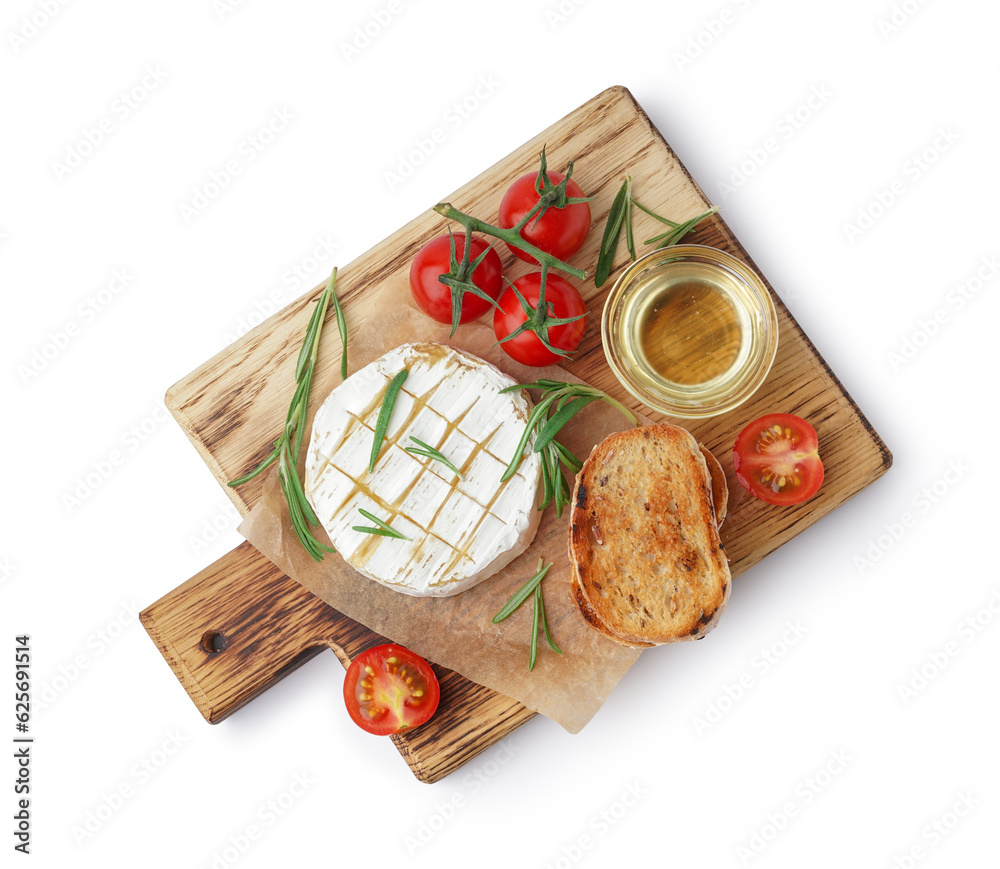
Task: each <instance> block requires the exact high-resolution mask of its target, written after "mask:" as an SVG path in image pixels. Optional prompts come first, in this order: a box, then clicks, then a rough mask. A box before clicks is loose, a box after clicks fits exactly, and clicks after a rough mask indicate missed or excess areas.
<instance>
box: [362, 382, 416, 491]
mask: <svg viewBox="0 0 1000 869" xmlns="http://www.w3.org/2000/svg"><path fill="white" fill-rule="evenodd" d="M409 373H410V372H409V371H408V370H407V369H405V368H404V369H403V370H402V371H400V372H399V374H397V375H396V376H395V377H393V378H392V380H390V381H389V385H388V386H387V387H386V388H385V395H384V396H383V398H382V407H381V408H380V409H379V412H378V419H377V420H376V421H375V437H374V438H373V439H372V454H371V458H370V459H369V460H368V471H369V473H370V472H371V471H374V470H375V463H376V462H377V461H378V454H379V450H380V449H382V441H383V440H385V431H386V429H387V428H388V427H389V417H390V416H392V408H393V406H394V405H395V404H396V396H397V395H399V390H400V389H401V388H402V386H403V381H404V380H406V375H407V374H409Z"/></svg>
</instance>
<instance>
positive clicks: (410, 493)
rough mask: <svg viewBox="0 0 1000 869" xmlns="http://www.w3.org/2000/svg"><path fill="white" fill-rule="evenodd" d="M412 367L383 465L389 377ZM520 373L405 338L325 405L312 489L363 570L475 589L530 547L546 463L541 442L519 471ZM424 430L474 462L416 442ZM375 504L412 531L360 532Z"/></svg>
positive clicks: (429, 590) (433, 591) (400, 585)
mask: <svg viewBox="0 0 1000 869" xmlns="http://www.w3.org/2000/svg"><path fill="white" fill-rule="evenodd" d="M403 368H406V369H407V370H408V372H409V373H408V375H407V377H406V380H405V381H404V382H403V387H402V389H401V391H400V393H399V396H398V397H397V399H396V403H395V405H394V407H393V411H392V414H391V416H390V419H389V425H388V427H387V429H386V437H385V440H384V442H383V443H382V444H381V445H380V451H379V458H378V462H377V463H376V466H375V470H374V471H371V472H370V471H369V470H368V465H369V459H370V455H371V449H372V442H373V440H374V428H375V424H376V419H377V417H378V413H379V409H380V407H381V405H382V398H383V396H384V393H385V388H386V385H387V384H388V383H389V381H390V380H391V379H392V378H393V377H394V376H395V375H396V374H397V373H398V372H399V371H400V370H402V369H403ZM513 385H515V381H513V380H512V379H511V378H509V377H508V376H507V375H505V374H503V373H502V372H501V371H499V370H498V369H497V368H495V367H494V366H492V365H490V364H489V363H488V362H485V361H483V360H482V359H479V358H477V357H475V356H472V355H470V354H468V353H464V352H462V351H459V350H456V349H454V348H453V347H448V346H447V345H444V344H431V343H423V344H404V345H402V346H400V347H397V348H395V349H394V350H391V351H389V352H388V353H386V354H385V355H384V356H382V357H380V358H379V359H376V360H375V361H374V362H372V363H371V364H370V365H368V366H366V367H365V368H363V369H361V370H360V371H358V372H356V373H355V374H353V375H352V376H351V377H349V378H348V379H347V380H345V381H344V382H343V383H342V384H341V385H340V386H338V387H337V388H336V389H334V390H333V392H331V393H330V395H329V396H328V397H327V399H326V401H325V402H324V403H323V405H322V406H321V407H320V409H319V410H318V411H317V413H316V418H315V420H314V422H313V431H312V437H311V440H310V443H309V450H308V452H307V454H306V466H305V491H306V495H307V497H308V498H309V501H310V503H311V504H312V506H313V509H314V510H315V511H316V515H317V516H318V518H319V520H320V522H321V524H322V525H323V527H324V528H325V529H326V531H327V534H328V535H329V536H330V540H331V542H332V543H333V545H334V547H336V549H337V551H338V552H339V553H340V554H341V555H342V556H343V557H344V559H345V560H346V561H347V562H348V563H349V564H351V565H352V566H353V567H354V568H355V569H356V570H358V571H359V572H360V573H362V574H364V575H365V576H367V577H369V578H371V579H374V580H375V581H377V582H380V583H382V584H383V585H386V586H388V587H389V588H392V589H395V590H396V591H401V592H404V593H406V594H411V595H415V596H421V597H423V596H434V597H445V596H449V595H453V594H457V593H459V592H461V591H464V590H465V589H467V588H471V587H472V586H474V585H476V584H477V583H479V582H482V581H483V580H484V579H487V578H488V577H490V576H492V575H493V574H494V573H496V572H497V571H499V570H500V569H501V568H503V567H504V566H506V565H507V564H509V563H510V562H511V561H513V560H514V559H515V558H516V557H517V556H518V555H520V554H521V553H522V552H524V550H525V549H527V548H528V546H529V545H530V544H531V541H532V540H533V539H534V536H535V532H536V531H537V529H538V522H539V520H540V518H541V511H539V510H538V509H537V505H538V495H539V481H540V478H541V466H540V461H539V457H538V455H537V454H536V453H532V452H529V453H528V454H527V455H526V456H525V457H524V458H523V460H522V462H521V465H520V467H519V468H518V472H517V473H516V474H515V475H514V476H513V477H512V478H511V479H510V480H508V481H507V482H505V483H501V482H500V476H501V474H502V473H503V470H504V468H505V467H506V465H507V463H508V462H509V461H510V459H511V455H512V453H513V449H514V448H515V447H516V445H517V443H518V440H519V439H520V437H521V435H522V433H523V431H524V426H525V423H526V422H527V419H528V415H529V413H530V411H531V407H530V404H529V402H528V399H527V397H526V394H525V393H524V392H523V391H522V390H515V391H513V392H509V393H503V394H501V390H503V389H505V388H507V387H510V386H513ZM411 437H416V438H418V439H419V440H422V441H424V442H426V443H428V444H430V445H431V446H432V447H434V448H436V449H438V450H440V451H441V452H442V453H443V454H444V455H445V456H446V457H447V458H448V459H449V460H450V461H451V462H453V463H454V464H455V465H456V466H457V467H458V468H459V470H460V471H461V472H462V476H461V477H458V476H456V474H455V473H454V472H452V471H450V470H449V469H448V468H447V467H446V466H445V465H443V464H442V463H440V462H438V461H436V460H434V459H430V458H426V457H423V456H417V455H414V454H412V453H409V452H406V447H408V446H415V444H414V443H413V441H412V440H410V438H411ZM359 507H360V508H363V509H365V510H368V511H370V512H371V513H372V514H374V515H375V516H378V517H379V519H381V520H383V521H385V522H387V523H388V524H389V525H390V526H391V527H392V528H393V529H394V530H397V531H399V532H400V533H402V534H404V535H405V536H406V538H408V539H405V540H401V539H398V538H394V537H385V536H380V535H372V534H368V533H366V532H362V531H356V530H354V529H353V526H356V525H357V526H368V527H371V526H372V525H373V524H374V523H372V522H371V521H370V520H368V519H365V518H364V517H363V516H362V515H361V514H360V513H359V512H358V508H359Z"/></svg>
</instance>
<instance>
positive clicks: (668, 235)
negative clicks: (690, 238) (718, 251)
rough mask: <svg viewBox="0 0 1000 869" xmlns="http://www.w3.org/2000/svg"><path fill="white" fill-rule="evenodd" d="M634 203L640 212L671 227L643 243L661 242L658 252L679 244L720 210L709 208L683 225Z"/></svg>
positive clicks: (637, 202)
mask: <svg viewBox="0 0 1000 869" xmlns="http://www.w3.org/2000/svg"><path fill="white" fill-rule="evenodd" d="M632 202H633V203H634V204H635V207H636V208H638V209H639V210H640V211H645V212H646V214H648V215H649V216H650V217H654V218H656V219H657V220H658V221H660V223H665V224H666V225H667V226H669V227H670V229H668V230H667V231H666V232H664V233H662V234H661V235H654V236H653V237H652V238H647V239H646V240H645V241H644V242H643V244H656V243H657V242H660V243H659V244H658V245H657V250H659V249H660V248H664V247H669V246H670V245H672V244H677V242H679V241H680V240H681V239H682V238H684V236H685V235H687V234H688V233H689V232H690V231H691V230H692V229H694V228H695V227H696V226H697V225H698V224H699V223H701V222H702V221H703V220H704V219H705V218H706V217H709V216H711V215H713V214H715V212H717V211H718V210H719V209H718V206H713V207H712V208H709V209H708V211H703V212H702V213H701V214H699V215H697V216H696V217H692V218H691V219H690V220H685V221H684V222H683V223H677V222H676V221H673V220H668V219H667V218H665V217H660V215H659V214H657V213H656V212H654V211H650V210H649V209H648V208H646V206H645V205H643V204H642V203H641V202H639V201H638V200H635V199H633V200H632Z"/></svg>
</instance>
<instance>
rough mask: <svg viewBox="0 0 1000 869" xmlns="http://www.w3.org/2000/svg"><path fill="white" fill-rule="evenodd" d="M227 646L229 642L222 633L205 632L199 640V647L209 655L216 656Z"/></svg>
mask: <svg viewBox="0 0 1000 869" xmlns="http://www.w3.org/2000/svg"><path fill="white" fill-rule="evenodd" d="M228 645H229V640H228V638H227V637H226V635H225V634H224V633H222V631H206V632H205V635H204V636H203V637H202V638H201V647H202V648H203V649H204V650H205V651H206V652H208V653H209V654H210V655H217V654H218V653H219V652H221V651H223V650H224V649H225V648H226V646H228Z"/></svg>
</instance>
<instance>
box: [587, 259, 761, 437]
mask: <svg viewBox="0 0 1000 869" xmlns="http://www.w3.org/2000/svg"><path fill="white" fill-rule="evenodd" d="M601 337H602V339H603V343H604V355H605V357H606V358H607V360H608V364H609V365H610V366H611V370H612V371H614V373H615V376H616V377H617V378H618V380H619V381H620V383H621V384H622V386H624V387H625V389H627V390H628V391H629V392H630V393H631V394H632V395H633V396H634V397H635V398H637V399H638V400H639V401H641V402H642V403H643V404H644V405H646V406H647V407H649V408H652V409H653V410H658V411H660V412H661V413H665V414H667V415H668V416H674V417H682V418H700V417H708V416H716V415H717V414H720V413H725V412H726V411H729V410H732V409H733V408H734V407H737V406H739V405H740V404H742V403H743V402H744V401H746V400H747V399H748V398H750V396H751V395H753V394H754V392H756V391H757V389H758V388H759V387H760V385H761V384H762V383H763V382H764V380H765V378H766V377H767V374H768V372H769V371H770V370H771V365H772V363H773V362H774V357H775V354H776V353H777V350H778V315H777V312H776V311H775V308H774V302H773V300H772V299H771V294H770V292H769V291H768V289H767V287H766V286H765V285H764V282H763V281H762V280H761V279H760V277H758V275H757V274H756V273H755V272H754V271H753V269H751V268H750V267H749V266H747V265H746V264H745V263H744V262H742V261H741V260H739V259H737V258H736V257H734V256H731V255H730V254H728V253H726V252H725V251H721V250H718V249H716V248H712V247H706V246H704V245H697V244H685V245H674V246H672V247H666V248H663V249H662V250H657V251H654V252H653V253H650V254H646V255H645V256H643V257H640V258H639V259H637V260H636V261H635V262H634V263H632V264H631V265H630V266H629V267H628V268H627V269H625V271H624V272H623V273H622V275H621V276H620V277H619V278H618V280H617V281H616V282H615V285H614V287H612V289H611V293H610V294H609V296H608V300H607V302H606V303H605V305H604V315H603V318H602V321H601Z"/></svg>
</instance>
